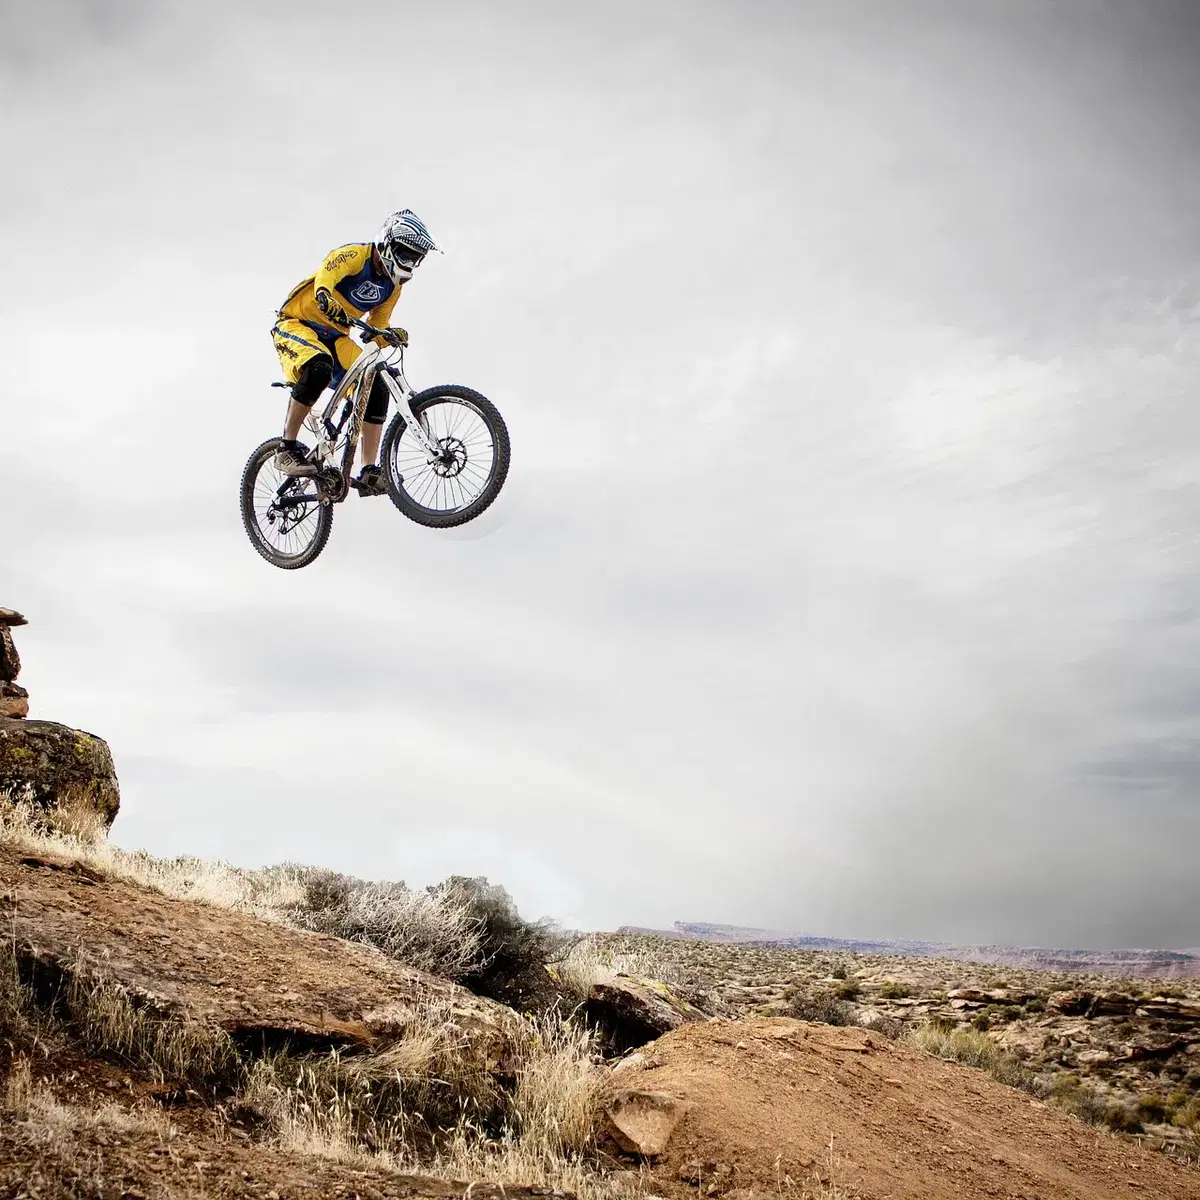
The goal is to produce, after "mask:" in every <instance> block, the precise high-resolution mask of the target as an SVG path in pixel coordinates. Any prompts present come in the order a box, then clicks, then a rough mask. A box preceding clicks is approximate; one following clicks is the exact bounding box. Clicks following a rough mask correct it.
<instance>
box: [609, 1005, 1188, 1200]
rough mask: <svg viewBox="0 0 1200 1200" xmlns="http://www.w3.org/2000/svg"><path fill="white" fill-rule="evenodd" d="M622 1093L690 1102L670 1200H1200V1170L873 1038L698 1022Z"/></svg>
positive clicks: (978, 1074) (675, 1152)
mask: <svg viewBox="0 0 1200 1200" xmlns="http://www.w3.org/2000/svg"><path fill="white" fill-rule="evenodd" d="M612 1082H613V1085H614V1087H619V1088H622V1089H639V1088H640V1089H645V1090H647V1091H652V1092H657V1093H668V1094H670V1095H673V1096H675V1097H677V1098H679V1099H680V1100H682V1101H684V1102H685V1104H686V1106H687V1111H686V1115H685V1116H684V1117H683V1120H682V1121H681V1123H680V1125H679V1127H678V1128H677V1130H676V1131H675V1133H674V1135H673V1136H672V1138H671V1140H670V1142H669V1144H668V1145H667V1148H666V1151H665V1152H664V1154H663V1155H662V1156H661V1158H659V1159H657V1160H655V1162H654V1164H653V1165H652V1167H651V1168H650V1173H651V1176H652V1179H653V1184H654V1186H653V1188H652V1190H654V1191H656V1192H658V1193H659V1194H661V1195H663V1196H668V1197H671V1198H672V1200H676V1198H678V1200H683V1198H684V1197H694V1196H696V1195H697V1194H699V1195H702V1196H707V1195H710V1194H712V1195H715V1194H717V1193H723V1194H728V1193H730V1192H734V1191H738V1190H743V1191H754V1192H760V1193H764V1194H765V1193H768V1192H769V1193H776V1192H778V1191H779V1188H780V1185H781V1181H784V1180H786V1179H787V1178H790V1179H791V1180H792V1181H793V1182H794V1183H795V1184H796V1185H797V1187H798V1188H799V1187H800V1186H802V1185H804V1184H805V1182H806V1181H807V1182H808V1183H809V1185H810V1186H813V1185H814V1184H815V1185H816V1186H817V1187H819V1186H820V1181H824V1183H826V1184H828V1183H830V1182H831V1181H832V1183H833V1184H835V1185H836V1186H837V1187H839V1188H841V1189H844V1192H836V1193H835V1192H833V1191H829V1192H828V1193H826V1194H829V1195H834V1194H837V1195H842V1194H848V1195H850V1196H855V1197H861V1198H862V1200H901V1198H904V1200H976V1198H978V1200H984V1198H988V1197H997V1196H1002V1197H1022V1198H1029V1200H1033V1198H1034V1197H1037V1198H1039V1200H1104V1198H1107V1197H1117V1196H1121V1197H1128V1196H1130V1195H1137V1194H1141V1195H1147V1196H1154V1197H1156V1198H1157V1200H1196V1198H1197V1197H1198V1196H1200V1172H1198V1171H1197V1170H1196V1168H1194V1167H1188V1166H1184V1165H1182V1164H1178V1163H1175V1162H1172V1161H1171V1160H1169V1159H1167V1158H1165V1157H1164V1156H1163V1155H1161V1154H1156V1153H1154V1152H1152V1151H1148V1150H1143V1149H1141V1148H1140V1147H1139V1146H1138V1145H1136V1144H1135V1143H1134V1142H1132V1141H1131V1140H1129V1139H1123V1138H1119V1137H1117V1136H1116V1135H1113V1134H1110V1133H1107V1132H1102V1131H1100V1130H1098V1129H1095V1128H1093V1127H1091V1126H1087V1125H1083V1124H1081V1123H1079V1122H1078V1121H1074V1120H1072V1119H1071V1118H1069V1117H1067V1116H1066V1115H1065V1114H1063V1113H1062V1112H1060V1111H1058V1110H1056V1109H1053V1108H1050V1107H1048V1106H1046V1105H1044V1104H1042V1103H1041V1102H1039V1101H1036V1100H1033V1099H1031V1098H1030V1097H1029V1096H1028V1095H1026V1094H1025V1093H1023V1092H1019V1091H1017V1090H1015V1089H1013V1088H1008V1087H1004V1086H1003V1085H1001V1084H999V1083H996V1082H995V1081H994V1080H993V1079H991V1077H990V1076H988V1075H987V1074H985V1073H984V1072H982V1071H978V1070H974V1069H972V1068H969V1067H962V1066H958V1065H956V1064H950V1063H946V1062H943V1061H941V1060H940V1059H935V1058H932V1057H930V1056H928V1055H926V1054H924V1053H922V1052H921V1051H918V1050H915V1049H912V1048H910V1047H907V1046H905V1045H902V1044H900V1043H896V1042H890V1041H888V1040H887V1039H885V1038H883V1037H881V1036H880V1035H879V1034H876V1033H869V1032H867V1031H865V1030H862V1029H855V1028H833V1027H831V1026H827V1025H814V1024H809V1023H807V1022H803V1021H793V1020H789V1019H786V1018H774V1019H771V1018H759V1019H752V1020H747V1021H739V1022H726V1021H711V1022H706V1023H704V1024H700V1025H687V1026H683V1027H682V1028H680V1029H677V1030H675V1031H673V1032H671V1033H669V1034H667V1035H666V1036H665V1037H663V1038H661V1039H659V1040H658V1041H657V1042H655V1043H653V1045H651V1046H649V1047H647V1049H646V1051H645V1053H644V1055H642V1056H638V1057H637V1058H635V1059H634V1060H632V1061H630V1062H629V1064H628V1065H626V1066H624V1067H623V1068H622V1069H620V1070H618V1071H617V1072H616V1073H615V1075H614V1077H613V1081H612ZM712 1185H715V1186H713V1191H712V1192H710V1191H709V1188H710V1186H712ZM818 1194H821V1193H820V1192H819V1191H818ZM742 1200H748V1198H744V1197H743V1198H742Z"/></svg>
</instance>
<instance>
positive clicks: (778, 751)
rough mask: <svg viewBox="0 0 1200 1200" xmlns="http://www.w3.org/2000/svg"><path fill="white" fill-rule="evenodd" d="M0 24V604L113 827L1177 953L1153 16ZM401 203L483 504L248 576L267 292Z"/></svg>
mask: <svg viewBox="0 0 1200 1200" xmlns="http://www.w3.org/2000/svg"><path fill="white" fill-rule="evenodd" d="M0 20H2V22H3V26H4V28H3V34H4V36H2V37H0V44H4V45H5V46H7V47H8V53H7V54H6V56H4V57H3V58H0V75H2V76H3V77H4V82H6V83H8V84H9V85H10V86H9V88H8V90H7V93H6V94H8V95H9V96H10V97H11V98H13V102H12V103H11V104H9V105H8V106H6V108H5V111H4V113H3V115H0V150H2V151H3V153H4V154H5V156H6V160H7V161H9V162H12V163H16V164H18V165H19V168H20V169H18V170H17V171H15V172H13V173H12V186H11V187H10V188H6V190H5V195H4V196H3V198H0V225H2V227H3V229H4V231H5V234H6V237H5V244H6V256H7V258H8V262H7V266H8V269H9V280H10V286H9V288H8V289H6V291H5V293H4V295H3V296H2V297H0V327H2V328H3V329H4V331H5V340H6V346H7V347H8V348H9V352H8V353H7V354H6V355H4V356H2V357H0V395H3V397H4V401H3V409H2V410H0V422H2V425H0V489H2V490H3V494H4V503H5V513H6V517H5V524H4V526H3V529H2V532H0V537H2V543H0V590H2V594H0V600H3V602H4V603H8V604H15V605H17V606H18V607H20V608H21V609H22V610H24V611H26V612H27V613H28V614H29V615H30V617H31V619H32V624H31V625H30V626H29V627H28V629H26V630H22V634H23V635H24V636H23V638H22V643H21V647H22V653H23V656H24V658H25V661H26V664H27V666H26V672H25V673H26V676H27V682H28V685H29V687H30V689H31V691H32V693H33V699H34V706H35V710H36V711H37V712H38V713H39V714H41V715H47V716H53V717H55V718H58V719H61V720H66V721H71V722H75V723H77V724H79V725H81V726H83V727H85V728H91V729H94V730H95V731H97V732H100V733H103V734H104V735H106V736H107V737H108V738H109V739H110V741H111V743H112V745H113V747H114V752H115V753H116V755H117V759H118V765H119V767H120V769H121V773H122V779H123V785H124V794H125V805H124V809H123V812H122V816H121V818H120V821H119V824H118V826H117V828H116V835H117V837H118V838H119V840H122V841H123V842H125V843H127V844H146V845H147V846H149V847H150V848H151V849H155V850H158V851H160V852H164V853H179V852H186V851H197V852H204V853H210V854H219V855H222V856H225V857H229V858H231V859H234V860H235V861H239V862H247V863H249V862H262V861H269V860H272V859H278V858H283V857H291V858H304V859H309V860H317V861H322V862H326V863H328V864H329V865H331V866H336V867H338V868H340V869H343V870H350V871H356V872H358V873H360V874H374V875H386V876H389V877H402V878H406V879H409V880H410V881H411V882H427V881H429V880H432V879H435V878H438V877H440V876H441V875H444V874H447V873H449V872H451V871H479V872H483V873H486V874H488V875H490V876H491V877H493V878H496V879H499V880H501V881H503V882H504V883H505V884H506V885H508V886H509V887H510V888H511V889H512V890H513V892H514V894H515V895H516V896H517V897H518V899H519V900H520V902H521V903H522V904H523V905H524V906H525V907H526V908H527V909H528V910H529V911H531V912H534V913H539V912H552V913H554V914H556V915H558V916H560V917H562V918H563V919H565V920H568V921H574V922H578V923H582V924H588V925H595V926H611V925H614V924H616V923H618V922H622V921H629V922H637V923H642V924H654V923H660V924H662V923H668V922H670V921H671V920H674V919H676V918H696V919H712V920H726V921H740V922H744V923H746V924H754V925H773V926H781V925H786V926H791V927H802V928H807V929H810V930H814V931H818V932H825V933H845V934H859V935H865V936H887V935H893V936H909V937H928V938H946V939H963V940H971V941H999V940H1009V941H1019V942H1039V943H1047V942H1070V943H1072V944H1077V945H1078V944H1095V945H1114V944H1120V943H1125V944H1128V943H1139V944H1150V943H1158V944H1164V945H1194V944H1195V943H1196V941H1197V938H1200V931H1198V930H1197V927H1196V924H1195V916H1194V914H1195V913H1196V912H1197V911H1200V882H1198V880H1197V877H1196V873H1195V871H1194V860H1195V848H1196V846H1197V845H1198V844H1200V809H1198V807H1197V804H1196V800H1195V790H1194V783H1193V781H1194V778H1195V764H1196V762H1197V758H1196V753H1195V747H1196V745H1197V738H1198V736H1200V735H1198V733H1197V725H1196V720H1197V707H1196V690H1195V685H1194V681H1193V675H1194V672H1193V670H1192V663H1194V661H1195V660H1196V654H1197V650H1198V649H1200V645H1198V642H1200V638H1198V636H1197V634H1198V630H1200V625H1198V621H1200V613H1198V609H1197V596H1196V588H1195V584H1194V582H1193V581H1194V579H1195V576H1196V558H1197V543H1196V537H1195V534H1194V532H1193V527H1194V524H1195V522H1194V513H1195V511H1196V509H1197V502H1198V501H1200V496H1198V495H1197V492H1198V490H1200V489H1198V484H1197V481H1198V479H1200V451H1197V450H1196V449H1195V447H1197V446H1198V445H1200V415H1197V411H1196V408H1195V404H1194V391H1195V380H1196V378H1197V367H1198V365H1200V362H1198V359H1200V337H1198V332H1197V330H1198V327H1197V314H1198V312H1200V291H1198V286H1200V235H1197V233H1196V227H1195V221H1194V213H1195V210H1196V202H1197V199H1198V198H1200V155H1198V153H1197V150H1198V146H1197V138H1198V137H1200V135H1198V134H1197V132H1196V131H1197V129H1198V128H1200V124H1198V122H1197V117H1200V113H1198V112H1197V108H1198V101H1200V90H1198V89H1197V82H1196V78H1195V70H1194V64H1195V62H1196V51H1197V48H1198V43H1200V37H1198V30H1197V18H1196V14H1195V10H1194V8H1193V7H1192V6H1189V5H1186V4H1163V3H1156V4H1128V5H1122V6H1121V7H1120V8H1119V9H1116V8H1114V7H1113V6H1101V5H1098V4H1092V3H1085V2H1083V0H1079V2H1076V3H1068V4H1058V5H1054V6H1052V7H1051V6H1046V5H1043V4H1034V3H1019V4H1011V3H1006V4H999V3H995V4H993V3H982V2H981V3H979V4H973V5H970V6H963V5H961V4H950V3H943V2H941V0H937V2H934V0H926V2H924V3H922V4H921V5H917V6H908V7H907V8H906V9H904V10H903V12H901V10H899V9H897V8H896V7H895V6H893V5H888V4H883V3H877V4H861V5H855V6H853V7H852V8H849V7H846V6H842V7H830V6H828V5H818V4H787V5H768V4H764V5H757V6H751V7H750V8H747V7H746V6H740V5H735V4H727V3H709V4H707V5H705V6H703V8H702V9H698V8H697V7H696V6H695V5H683V4H668V3H664V4H661V5H655V6H651V7H649V8H647V6H645V5H640V6H633V5H621V4H618V5H615V6H608V7H607V8H606V9H605V10H604V11H603V12H600V11H599V10H597V11H596V12H589V11H585V10H582V9H578V8H569V9H564V8H563V7H562V6H551V5H548V4H542V3H526V4H518V5H508V6H506V7H505V8H504V9H503V10H499V9H496V8H495V7H494V6H484V5H476V4H469V3H456V4H447V5H441V6H438V7H437V8H436V9H431V10H429V11H425V12H413V11H412V10H411V9H409V8H408V7H407V6H406V7H405V8H403V9H401V8H399V7H397V6H394V5H389V4H385V3H382V2H380V3H366V4H363V5H360V6H358V7H357V8H356V9H355V10H353V12H342V11H339V12H337V13H334V12H333V11H332V10H330V9H329V8H328V6H325V5H319V4H294V5H291V6H289V9H288V15H287V19H286V20H281V19H280V17H279V11H278V9H277V7H276V6H267V5H255V4H239V5H232V4H229V5H218V4H213V5H209V6H205V7H203V8H197V7H195V6H185V5H175V4H159V5H154V6H138V5H135V4H110V5H105V6H99V5H95V6H93V5H83V6H73V5H67V4H64V3H58V4H38V5H27V4H26V5H22V4H14V3H9V4H6V5H4V6H3V7H2V8H0ZM631 30H636V36H633V35H632V34H631V32H630V31H631ZM368 35H369V36H368ZM364 38H366V39H367V40H368V41H369V42H370V44H371V45H373V46H375V47H377V48H378V50H377V53H375V54H374V55H367V56H364V55H363V54H361V53H360V52H359V51H358V50H352V49H351V48H350V47H351V46H359V45H360V44H365V43H364V40H363V39H364ZM364 117H370V118H371V121H370V123H369V124H368V123H367V122H366V121H364V120H363V119H362V118H364ZM403 204H411V205H412V206H413V207H414V208H416V209H417V210H418V211H420V212H422V214H423V215H425V216H426V217H427V219H428V220H429V223H430V225H431V227H432V228H433V229H434V231H435V234H436V235H437V236H438V237H439V240H440V241H443V242H444V243H445V244H446V246H447V248H448V251H449V252H448V253H447V255H446V256H445V258H444V259H441V258H439V260H438V261H437V262H436V263H430V264H428V265H427V267H426V268H423V270H422V276H421V278H420V279H418V280H417V281H415V282H414V284H413V286H412V288H411V289H409V291H406V294H405V298H404V304H403V306H402V310H403V315H402V316H400V315H399V314H398V319H401V320H402V321H403V322H404V323H405V324H407V325H408V326H409V327H410V328H411V329H412V331H413V341H414V345H413V351H412V354H411V367H412V374H413V376H414V378H415V379H418V380H424V381H429V382H433V381H436V380H439V379H444V380H449V379H454V380H457V381H462V382H467V383H471V384H474V385H475V386H478V387H480V388H481V389H482V390H483V391H485V392H487V393H488V394H490V395H491V396H492V398H493V399H494V400H496V402H497V403H498V404H499V405H500V407H501V409H502V411H504V413H505V414H506V416H507V417H508V419H509V422H510V425H511V427H512V431H513V439H514V447H515V450H514V467H513V477H512V480H511V483H510V485H509V489H508V491H507V493H506V494H505V495H504V496H503V497H502V499H501V501H500V503H499V504H498V505H497V507H496V510H495V512H494V513H491V514H489V515H488V516H487V517H486V518H485V519H484V520H483V521H482V522H480V524H479V526H478V527H476V528H467V529H464V530H462V531H460V532H458V533H448V534H441V533H438V532H431V531H426V530H421V529H418V528H417V527H416V526H414V525H411V524H408V523H406V522H404V521H403V520H402V519H401V518H400V517H399V516H398V514H396V513H395V511H394V510H391V509H390V508H389V507H388V506H387V505H386V504H385V503H379V504H375V505H360V504H358V503H357V501H351V502H349V503H347V505H345V506H344V507H343V508H342V509H340V510H339V511H338V513H337V516H336V519H335V528H334V535H333V539H332V542H331V544H330V547H329V548H328V550H327V551H326V552H325V554H324V555H323V556H322V558H321V559H319V560H318V561H317V563H315V564H314V565H313V566H312V567H311V568H308V569H306V570H305V571H303V572H300V573H297V574H294V575H293V574H288V573H282V572H274V571H272V570H271V569H270V568H268V567H266V566H265V564H262V563H261V562H259V560H257V558H256V557H255V556H254V555H253V553H252V551H251V549H250V547H249V545H248V544H247V543H246V541H245V538H244V536H243V534H242V532H241V528H240V522H239V518H238V515H237V508H236V496H235V493H236V489H237V481H238V477H239V474H240V471H241V467H242V464H243V462H244V460H245V457H246V456H247V455H248V453H249V452H250V450H251V448H252V447H253V446H254V445H255V444H256V443H257V442H258V441H260V440H261V439H263V438H265V437H268V436H271V435H272V434H273V433H274V432H275V431H276V430H277V428H278V424H279V421H280V419H281V411H280V409H281V406H280V404H279V400H278V396H279V393H278V392H275V391H272V390H271V389H269V387H268V386H267V384H268V383H269V382H270V380H271V379H273V378H275V377H276V371H277V367H276V364H275V362H274V356H273V353H272V351H271V347H270V343H269V340H268V336H267V330H268V328H269V324H270V321H271V317H272V313H273V309H274V306H275V305H276V304H277V303H279V301H280V299H281V297H282V296H283V295H284V294H285V293H286V290H287V289H288V287H289V286H291V284H293V283H294V282H296V281H297V280H298V279H300V278H301V277H302V276H303V275H304V274H305V273H306V272H307V271H309V270H311V269H312V266H313V264H314V263H315V262H316V261H317V259H318V258H319V257H320V255H321V254H323V253H324V252H325V251H326V250H327V249H328V248H329V247H330V246H332V245H335V244H338V243H341V242H344V241H346V240H349V239H353V238H357V237H364V236H367V235H368V234H369V233H370V232H371V231H372V230H373V229H374V228H375V227H376V226H377V224H378V223H379V221H380V219H381V217H382V216H383V215H384V214H385V213H386V212H387V211H389V210H390V209H392V208H393V207H396V206H399V205H403ZM64 323H65V324H64ZM14 513H15V514H17V515H15V516H14V515H13V514H14Z"/></svg>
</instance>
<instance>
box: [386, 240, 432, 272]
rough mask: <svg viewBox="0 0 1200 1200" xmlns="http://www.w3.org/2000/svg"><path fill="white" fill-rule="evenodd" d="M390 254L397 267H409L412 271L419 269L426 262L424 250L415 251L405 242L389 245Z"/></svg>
mask: <svg viewBox="0 0 1200 1200" xmlns="http://www.w3.org/2000/svg"><path fill="white" fill-rule="evenodd" d="M388 254H389V255H390V256H391V259H392V261H393V262H395V263H396V264H397V266H401V267H407V268H409V269H410V270H411V269H412V268H413V267H419V266H420V265H421V263H422V262H424V260H425V251H424V250H414V249H413V248H412V247H411V246H406V245H405V244H404V243H403V242H392V243H390V244H389V245H388Z"/></svg>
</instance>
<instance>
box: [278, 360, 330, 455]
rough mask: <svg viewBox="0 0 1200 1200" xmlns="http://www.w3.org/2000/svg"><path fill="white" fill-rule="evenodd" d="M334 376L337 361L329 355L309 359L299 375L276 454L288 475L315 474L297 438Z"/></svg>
mask: <svg viewBox="0 0 1200 1200" xmlns="http://www.w3.org/2000/svg"><path fill="white" fill-rule="evenodd" d="M332 374H333V360H332V359H331V358H330V357H329V355H328V354H318V355H315V356H314V357H312V358H310V359H308V361H307V362H305V363H304V364H303V366H301V368H300V370H299V372H298V373H297V377H296V382H295V383H294V384H293V385H292V398H291V401H290V402H289V403H288V410H287V417H286V419H285V422H284V427H283V441H281V442H280V443H279V451H278V453H277V454H276V455H275V466H276V468H277V469H278V470H280V471H283V472H284V474H287V475H312V474H315V473H316V466H315V465H314V464H313V463H310V462H308V461H307V455H308V448H307V447H306V446H305V445H304V444H303V443H302V442H300V441H297V438H298V437H299V435H300V427H301V426H302V425H303V424H304V418H305V417H306V416H308V413H309V410H310V409H311V408H312V406H313V405H314V404H315V403H316V402H317V397H318V396H320V394H321V393H322V392H323V391H324V390H325V388H326V386H327V385H328V383H329V380H330V378H331V377H332Z"/></svg>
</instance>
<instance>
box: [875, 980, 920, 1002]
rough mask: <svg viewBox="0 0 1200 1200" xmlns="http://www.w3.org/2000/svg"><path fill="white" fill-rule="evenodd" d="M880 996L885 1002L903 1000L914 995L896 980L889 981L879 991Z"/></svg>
mask: <svg viewBox="0 0 1200 1200" xmlns="http://www.w3.org/2000/svg"><path fill="white" fill-rule="evenodd" d="M879 995H880V997H881V999H884V1000H903V999H905V998H906V997H908V996H911V995H912V992H911V990H910V989H909V988H908V987H906V986H905V985H904V984H903V983H900V982H899V981H898V980H895V979H888V980H886V981H885V982H884V985H883V987H881V988H880V989H879Z"/></svg>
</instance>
